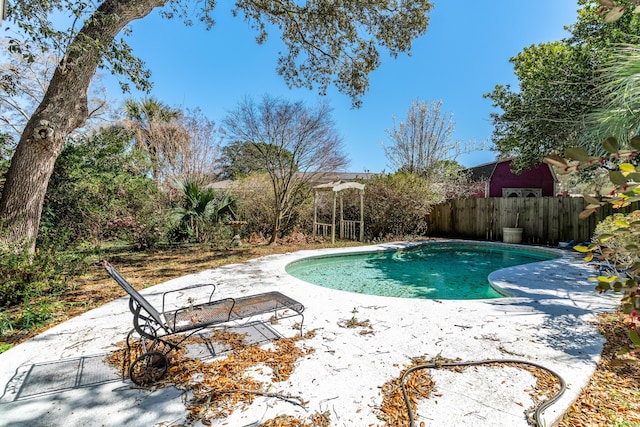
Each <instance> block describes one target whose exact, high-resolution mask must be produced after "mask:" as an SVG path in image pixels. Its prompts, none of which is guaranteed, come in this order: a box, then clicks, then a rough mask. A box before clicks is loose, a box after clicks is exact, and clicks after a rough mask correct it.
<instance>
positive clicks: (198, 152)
mask: <svg viewBox="0 0 640 427" xmlns="http://www.w3.org/2000/svg"><path fill="white" fill-rule="evenodd" d="M180 123H181V126H182V128H183V129H184V131H185V132H186V136H187V140H186V142H185V143H184V144H181V145H180V146H179V147H178V149H177V150H176V152H175V155H174V162H172V163H171V164H168V165H167V170H166V171H164V173H165V174H166V176H167V178H168V179H169V178H170V179H171V180H173V179H174V178H178V179H187V178H188V179H191V180H194V181H196V182H199V183H202V184H205V183H206V180H207V179H211V178H212V177H213V176H214V175H215V173H216V163H217V161H218V156H219V151H220V143H221V136H220V135H219V134H218V129H217V128H216V124H215V122H214V121H213V120H210V119H209V118H207V117H206V116H205V115H204V114H203V113H202V110H200V109H199V108H196V109H193V110H186V111H184V112H183V114H182V118H181V119H180Z"/></svg>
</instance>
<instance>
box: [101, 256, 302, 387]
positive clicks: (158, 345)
mask: <svg viewBox="0 0 640 427" xmlns="http://www.w3.org/2000/svg"><path fill="white" fill-rule="evenodd" d="M103 266H104V268H105V270H106V271H107V273H108V274H109V276H111V277H112V278H113V279H114V280H115V281H116V282H117V283H118V285H120V286H121V287H122V288H123V289H124V290H125V291H126V292H127V294H128V295H129V297H130V299H129V309H130V310H131V312H132V313H133V329H132V330H131V331H130V332H129V334H128V335H127V351H131V348H132V341H135V340H139V341H140V344H141V346H140V348H141V349H142V351H143V353H142V355H140V356H138V357H137V358H136V359H135V360H134V361H133V362H131V364H130V366H129V369H128V372H129V377H130V378H131V381H133V382H134V383H135V384H137V385H142V386H144V385H148V384H152V383H154V382H155V381H158V380H159V379H161V378H162V377H163V376H164V374H165V373H166V371H167V367H168V364H169V361H168V358H167V354H169V353H170V352H171V351H173V350H175V349H178V348H179V347H180V345H181V344H182V343H183V342H184V341H185V340H186V339H187V338H189V337H190V336H191V335H193V334H195V333H196V332H199V331H201V330H203V329H205V328H210V327H214V326H220V325H223V324H225V323H229V322H234V323H239V322H240V321H242V320H246V319H250V318H254V317H256V316H260V315H264V314H271V315H272V316H273V317H274V318H275V319H284V318H289V317H294V316H300V317H301V321H300V324H299V325H300V334H301V335H302V324H303V323H304V315H303V314H302V313H303V311H304V306H303V305H302V304H301V303H299V302H297V301H295V300H293V299H292V298H289V297H288V296H286V295H284V294H282V293H280V292H266V293H261V294H255V295H249V296H244V297H240V298H222V299H219V300H213V294H214V293H215V290H216V286H215V285H214V284H211V283H207V284H199V285H192V286H187V287H184V288H180V289H175V290H172V291H168V292H165V293H164V294H163V295H162V310H161V311H158V310H156V308H155V307H154V306H153V305H152V304H151V303H149V301H148V300H147V299H145V298H144V297H143V296H142V295H141V294H140V293H139V292H138V291H137V290H136V289H135V288H134V287H133V286H132V285H131V284H130V283H129V282H127V280H126V279H125V278H124V277H122V275H121V274H120V273H119V272H118V271H117V270H116V269H115V268H114V267H113V266H112V265H111V264H109V262H107V261H103ZM204 287H211V293H210V294H209V298H208V300H207V301H205V302H202V303H199V304H193V303H191V304H189V305H188V306H186V307H180V308H178V309H172V310H165V302H166V297H167V295H169V294H172V293H177V292H185V291H189V290H196V289H200V288H204ZM189 301H191V299H189ZM136 334H137V335H138V336H139V338H137V337H136ZM173 336H179V339H178V340H177V341H174V340H168V339H167V338H168V337H173ZM128 359H129V358H128V356H127V357H125V361H128ZM125 371H126V367H125V368H123V372H125Z"/></svg>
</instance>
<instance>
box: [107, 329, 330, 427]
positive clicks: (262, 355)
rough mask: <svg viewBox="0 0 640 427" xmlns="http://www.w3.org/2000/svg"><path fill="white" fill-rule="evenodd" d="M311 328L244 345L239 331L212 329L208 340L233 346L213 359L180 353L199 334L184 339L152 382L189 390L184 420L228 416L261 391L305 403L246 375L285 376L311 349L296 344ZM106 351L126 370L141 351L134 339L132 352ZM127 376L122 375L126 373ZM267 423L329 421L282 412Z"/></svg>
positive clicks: (320, 424) (269, 426)
mask: <svg viewBox="0 0 640 427" xmlns="http://www.w3.org/2000/svg"><path fill="white" fill-rule="evenodd" d="M314 334H315V333H314V331H310V332H307V333H306V334H305V336H304V337H295V338H281V339H279V340H276V341H274V342H273V346H270V347H271V348H263V347H261V346H259V345H246V344H245V342H244V335H243V334H238V333H234V332H229V331H224V330H217V331H215V332H214V333H213V335H212V337H211V338H210V339H212V340H215V341H217V342H219V343H223V344H225V345H226V346H228V347H230V348H231V349H232V351H231V352H229V353H228V355H227V356H225V357H223V358H217V359H214V360H206V361H203V360H200V359H193V358H189V357H187V356H186V355H185V351H184V348H185V346H186V345H190V344H198V343H201V342H203V339H202V338H201V337H197V336H193V337H190V338H188V339H187V340H186V341H185V342H184V343H183V346H182V347H181V349H180V350H177V351H172V352H171V353H170V354H169V355H168V357H169V367H168V370H167V373H166V375H165V376H164V377H163V379H162V380H161V381H159V382H158V383H156V384H155V386H157V387H163V386H175V387H177V388H178V389H181V390H185V391H189V392H190V395H191V396H192V397H191V399H190V401H189V402H188V403H187V409H188V410H189V420H190V421H191V422H192V423H195V422H197V421H200V422H202V423H203V424H205V425H211V424H212V421H213V420H215V419H222V418H226V417H228V416H229V415H230V414H231V413H233V412H234V411H235V410H237V409H240V410H243V409H246V408H247V407H248V406H249V405H251V404H252V403H253V401H254V400H255V398H256V396H266V397H271V398H276V399H280V400H284V401H287V402H289V403H291V404H294V405H297V406H301V407H304V405H305V403H306V402H305V401H304V400H303V398H302V397H300V396H291V395H288V394H281V393H272V392H269V391H268V389H269V388H270V385H269V384H264V383H263V382H262V381H259V380H256V379H255V378H253V376H252V375H251V374H252V373H258V374H260V375H261V376H262V377H263V378H267V377H268V378H269V381H270V382H272V383H276V382H283V381H286V380H287V379H289V377H290V376H291V374H292V373H293V371H294V369H295V365H296V362H297V361H298V360H299V359H300V358H302V357H304V356H306V355H309V354H311V353H313V352H314V350H313V349H312V348H308V347H306V346H304V345H302V346H298V342H299V341H301V340H302V339H308V338H312V337H313V336H314ZM119 346H120V349H119V350H116V351H115V352H113V353H111V354H110V355H109V356H108V357H107V361H108V362H109V363H111V364H112V365H113V366H116V367H118V368H119V369H120V371H121V373H124V372H126V369H128V364H130V363H131V362H132V361H133V360H134V359H135V357H137V356H138V355H140V354H141V346H140V345H139V344H136V345H135V347H136V348H133V349H132V351H128V352H127V351H126V343H121V344H120V345H119ZM125 375H126V374H125ZM262 425H263V426H266V427H325V426H329V425H330V423H329V416H328V413H325V414H320V413H314V414H312V415H310V416H309V417H308V418H307V419H301V418H299V417H293V416H287V415H281V416H278V417H276V418H273V419H271V420H267V421H266V422H264V423H263V424H262Z"/></svg>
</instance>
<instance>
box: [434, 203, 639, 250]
mask: <svg viewBox="0 0 640 427" xmlns="http://www.w3.org/2000/svg"><path fill="white" fill-rule="evenodd" d="M585 206H586V202H585V201H584V199H583V198H582V197H527V198H524V197H512V198H505V197H488V198H484V199H457V200H451V201H448V202H446V203H443V204H440V205H437V206H434V207H433V209H432V211H431V213H430V214H429V219H428V221H429V235H431V236H447V237H466V238H472V239H484V240H502V229H503V228H504V227H515V224H516V218H517V219H518V226H519V227H521V228H523V229H524V230H523V242H525V243H535V244H548V245H557V244H558V242H568V241H571V240H573V241H574V242H586V241H590V240H591V237H592V236H593V231H594V230H595V227H596V225H597V223H598V222H600V221H601V220H602V219H604V218H605V217H607V216H609V215H611V214H612V213H615V212H631V211H633V210H636V209H639V204H638V202H635V203H634V204H632V205H631V206H629V207H627V208H625V209H619V210H613V209H612V208H611V206H609V205H605V206H603V207H602V208H601V209H600V210H598V211H597V212H596V214H595V215H591V216H590V217H589V218H587V219H584V220H581V219H579V218H578V214H579V213H580V212H582V210H583V209H584V207H585Z"/></svg>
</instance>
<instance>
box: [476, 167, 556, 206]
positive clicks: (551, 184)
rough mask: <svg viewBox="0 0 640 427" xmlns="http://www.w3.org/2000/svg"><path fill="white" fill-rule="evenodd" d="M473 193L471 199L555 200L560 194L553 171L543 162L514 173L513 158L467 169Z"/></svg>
mask: <svg viewBox="0 0 640 427" xmlns="http://www.w3.org/2000/svg"><path fill="white" fill-rule="evenodd" d="M467 172H468V173H469V181H470V182H471V183H472V184H471V185H472V186H473V190H472V192H471V197H475V198H479V197H551V196H554V195H555V194H556V183H557V178H556V175H555V173H554V172H553V169H551V167H550V166H549V165H547V164H546V163H541V164H539V165H537V166H534V167H532V168H530V169H528V170H525V171H523V172H522V173H520V174H516V173H514V172H512V170H511V159H505V160H499V161H496V162H492V163H486V164H482V165H478V166H475V167H472V168H469V169H467Z"/></svg>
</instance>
